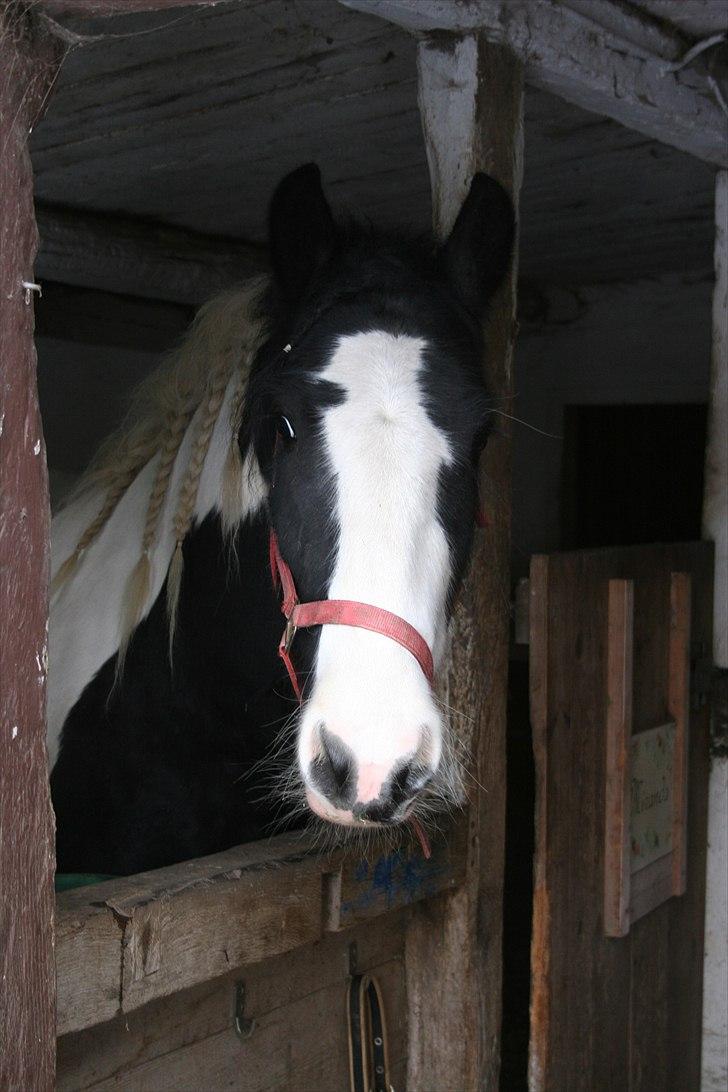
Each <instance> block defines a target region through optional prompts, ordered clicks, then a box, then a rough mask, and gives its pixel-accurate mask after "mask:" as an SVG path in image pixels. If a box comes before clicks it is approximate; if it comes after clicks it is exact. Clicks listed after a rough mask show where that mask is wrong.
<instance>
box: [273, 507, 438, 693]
mask: <svg viewBox="0 0 728 1092" xmlns="http://www.w3.org/2000/svg"><path fill="white" fill-rule="evenodd" d="M270 571H271V576H272V578H273V586H274V587H276V588H277V587H278V585H279V584H280V586H281V588H282V591H283V601H282V603H281V610H282V612H283V615H284V617H285V619H286V628H285V630H284V631H283V636H282V637H281V641H280V644H279V645H278V655H279V656H280V658H281V659H282V660H283V663H284V664H285V665H286V671H287V672H288V677H289V678H290V680H291V685H292V686H293V690H294V693H295V695H296V697H297V698H298V700H299V702H302V701H303V692H302V690H301V686H300V683H299V681H298V675H297V674H296V669H295V667H294V666H293V661H292V659H291V645H292V644H293V638H294V637H295V636H296V631H297V630H299V629H308V628H309V627H310V626H355V627H356V628H358V629H369V630H371V631H372V632H373V633H381V634H382V635H383V636H384V637H389V638H391V640H393V641H396V642H397V644H399V645H402V647H403V648H406V649H407V651H408V652H411V653H412V655H413V656H414V658H415V659H416V660H417V663H418V664H419V665H420V667H421V668H422V671H423V673H424V675H425V678H426V679H427V681H428V682H429V684H430V686H432V684H433V680H434V677H435V671H434V666H433V663H432V653H431V652H430V647H429V645H428V644H427V641H426V640H425V639H424V637H422V636H421V634H419V633H418V632H417V630H416V629H415V628H414V626H411V625H410V624H409V622H406V621H405V620H404V618H400V617H399V615H398V614H392V612H391V611H388V610H384V609H383V608H382V607H373V606H372V605H371V604H370V603H358V602H356V601H355V600H351V599H318V600H315V601H313V602H311V603H301V602H300V601H299V598H298V593H297V591H296V585H295V582H294V580H293V574H292V573H291V570H290V569H289V567H288V565H287V564H286V562H285V561H284V560H283V558H282V556H281V551H280V549H279V546H278V539H277V537H276V533H275V531H274V530H273V529H272V528H271V532H270Z"/></svg>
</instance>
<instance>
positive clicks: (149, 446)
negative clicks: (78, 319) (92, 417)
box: [51, 276, 267, 672]
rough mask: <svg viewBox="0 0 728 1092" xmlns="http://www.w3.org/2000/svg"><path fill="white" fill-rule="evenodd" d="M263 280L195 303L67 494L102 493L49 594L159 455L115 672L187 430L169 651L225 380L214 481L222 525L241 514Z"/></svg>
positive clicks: (170, 580)
mask: <svg viewBox="0 0 728 1092" xmlns="http://www.w3.org/2000/svg"><path fill="white" fill-rule="evenodd" d="M266 284H267V281H266V278H265V277H262V276H260V277H254V278H252V279H251V280H250V281H248V282H246V283H245V284H244V285H242V286H241V287H239V288H236V289H233V290H231V291H228V292H226V293H224V294H222V295H220V296H217V297H215V298H214V299H212V300H210V301H209V302H208V303H206V304H205V305H204V306H203V307H202V308H201V309H200V311H199V312H198V313H197V315H196V316H195V318H194V320H193V323H192V326H191V328H190V330H189V332H188V334H187V336H186V337H185V339H184V341H183V342H182V344H181V345H180V346H179V347H178V348H177V349H176V350H175V351H174V352H173V353H171V354H170V356H169V357H168V358H167V359H166V360H165V361H164V362H163V363H162V364H161V365H160V367H159V368H157V369H156V370H155V371H154V372H153V373H152V374H151V375H150V376H149V377H148V378H147V379H146V380H145V381H144V382H143V383H141V384H140V386H139V387H138V388H137V390H136V392H135V394H134V397H133V400H132V405H131V408H130V411H129V413H128V415H127V417H126V420H125V421H124V423H123V424H122V426H121V427H120V428H119V429H118V430H117V431H116V432H115V433H113V434H112V435H111V436H110V437H109V438H108V439H107V440H106V441H105V442H104V444H103V445H102V446H101V448H100V449H99V451H98V453H97V455H96V457H95V459H94V461H93V462H92V464H91V465H90V467H89V469H88V470H87V471H86V473H85V475H84V476H83V478H82V480H81V483H80V485H79V487H78V489H77V490H75V491H74V496H78V495H79V494H80V493H85V492H86V491H87V490H91V489H95V490H97V491H98V492H99V494H100V496H101V497H102V498H103V499H102V501H101V506H100V508H99V510H98V512H97V514H96V515H95V516H94V518H93V519H92V520H91V522H90V523H89V524H88V525H87V526H86V528H85V530H84V531H83V533H82V534H81V536H80V538H79V539H78V541H77V543H76V546H75V548H74V550H73V551H72V553H71V554H70V556H68V557H67V558H66V559H65V560H64V561H63V563H62V564H61V565H60V566H59V568H58V570H57V572H56V574H55V576H54V578H53V581H52V584H51V594H52V595H57V594H59V593H62V590H63V587H64V586H65V585H66V584H67V583H68V581H69V580H70V578H71V577H72V575H73V574H74V573H75V572H76V570H77V569H78V567H79V566H80V565H81V564H82V561H83V557H84V554H85V553H86V551H87V550H88V548H89V546H91V545H92V543H93V542H94V541H95V540H96V539H97V538H98V536H99V535H100V533H101V531H102V530H103V528H104V527H105V526H106V524H107V522H108V521H109V519H110V518H111V516H112V515H113V513H114V511H115V510H116V507H117V505H118V504H119V502H120V500H121V499H122V497H123V496H124V494H125V493H126V491H127V489H128V488H129V487H130V485H131V484H132V483H133V482H134V481H135V480H136V478H137V477H138V475H139V474H140V473H141V472H142V471H143V470H144V468H145V467H146V466H147V465H148V464H149V462H150V460H152V459H154V458H155V457H157V456H158V462H157V466H156V471H155V474H154V479H153V483H152V486H151V491H150V493H149V498H148V502H147V509H146V517H145V522H144V532H143V536H142V541H141V543H140V554H139V559H138V561H137V563H136V565H135V566H134V568H133V570H132V572H131V574H130V575H129V579H128V581H127V585H126V590H125V593H124V598H123V603H122V608H121V611H122V617H121V625H120V635H121V640H120V645H119V656H118V661H117V664H118V667H117V671H118V672H121V670H122V669H123V663H124V656H125V653H126V650H127V647H128V643H129V640H130V638H131V635H132V633H133V632H134V629H135V628H136V626H137V625H138V624H139V622H140V621H141V619H142V617H143V615H144V611H145V608H146V607H147V605H148V599H149V592H150V558H151V555H152V553H153V551H154V548H155V546H156V544H157V539H158V534H159V522H160V513H161V511H162V507H163V505H164V503H165V500H166V499H167V495H168V493H169V489H170V481H171V478H172V471H173V469H174V467H175V464H176V462H177V459H178V457H179V453H180V447H181V445H182V441H183V439H184V437H185V435H186V434H187V431H188V430H189V429H192V430H193V434H192V443H191V445H190V446H189V448H188V451H189V455H188V459H187V464H186V467H185V468H184V473H183V474H182V476H181V478H180V479H179V481H180V484H179V487H178V489H177V496H176V507H175V509H174V520H173V529H174V539H175V546H174V552H173V555H172V560H171V563H170V566H169V570H168V574H167V605H168V614H169V625H170V649H171V642H172V638H173V636H174V627H175V621H176V614H177V604H178V601H179V592H180V586H181V580H182V565H183V561H182V559H183V554H182V543H183V542H184V539H185V537H186V535H187V534H188V532H189V530H190V528H191V525H192V521H193V518H194V512H195V502H196V500H197V493H198V487H199V483H200V476H201V474H202V470H203V467H204V465H205V458H206V456H207V453H208V449H209V446H210V440H211V438H212V433H213V429H214V427H215V424H216V422H217V420H218V417H219V414H220V410H221V407H222V405H223V400H224V398H225V393H226V391H227V390H228V387H229V386H230V385H231V384H232V385H233V387H234V394H233V397H232V402H231V411H230V440H229V446H228V452H227V456H226V459H225V465H224V469H223V475H222V481H221V483H220V508H221V513H222V521H223V526H224V528H225V530H226V531H228V532H230V531H231V530H232V529H233V528H234V526H235V525H236V524H237V522H238V521H239V519H240V518H241V515H242V511H241V504H242V500H241V497H242V482H243V466H242V460H241V455H240V448H239V445H238V438H237V437H238V432H239V428H240V423H241V417H242V411H243V402H244V397H245V392H246V389H247V382H248V377H249V374H250V366H251V363H252V360H253V358H254V356H255V353H256V351H257V350H258V348H259V346H260V344H261V342H262V339H263V336H264V323H263V318H262V310H261V300H262V296H263V293H264V291H265V288H266Z"/></svg>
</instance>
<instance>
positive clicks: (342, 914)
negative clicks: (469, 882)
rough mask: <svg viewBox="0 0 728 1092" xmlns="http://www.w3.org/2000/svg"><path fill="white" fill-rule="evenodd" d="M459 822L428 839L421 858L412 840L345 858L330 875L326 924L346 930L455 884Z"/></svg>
mask: <svg viewBox="0 0 728 1092" xmlns="http://www.w3.org/2000/svg"><path fill="white" fill-rule="evenodd" d="M463 834H464V831H463V827H462V824H461V825H460V827H458V828H456V829H454V830H453V829H450V828H449V826H448V829H447V831H446V835H445V836H444V837H443V836H442V835H439V836H438V837H437V839H435V840H433V844H432V857H431V858H430V859H429V860H425V858H424V857H423V856H422V850H421V849H420V848H419V846H418V845H416V844H415V843H413V844H412V845H405V846H403V847H401V848H400V849H395V850H392V851H391V852H389V853H387V852H385V853H383V854H381V855H380V856H378V857H376V859H374V860H372V861H368V860H366V858H356V857H349V858H347V859H346V860H345V861H344V862H343V863H342V866H341V870H340V872H339V873H338V874H337V876H336V889H335V891H334V892H332V894H333V905H332V906H331V907H330V910H329V924H328V928H330V929H347V928H350V927H351V926H352V925H355V924H357V923H358V922H361V921H368V920H369V919H371V918H376V917H380V916H381V915H382V914H384V913H387V912H388V911H389V910H391V909H392V908H393V907H399V906H409V905H411V904H413V903H416V902H421V901H422V900H423V899H427V898H431V897H432V896H433V895H436V894H438V893H439V892H442V891H448V890H454V889H455V888H457V887H459V886H460V884H461V883H462V881H463V879H464V877H465V859H466V853H467V847H466V845H465V839H464V837H463Z"/></svg>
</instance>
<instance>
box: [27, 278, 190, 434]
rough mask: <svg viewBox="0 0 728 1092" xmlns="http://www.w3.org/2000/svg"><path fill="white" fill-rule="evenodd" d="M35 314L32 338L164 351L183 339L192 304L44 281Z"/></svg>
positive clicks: (148, 351) (150, 351)
mask: <svg viewBox="0 0 728 1092" xmlns="http://www.w3.org/2000/svg"><path fill="white" fill-rule="evenodd" d="M35 313H36V321H35V336H36V338H52V339H53V340H54V341H71V342H73V343H75V344H76V345H104V346H115V347H117V348H120V349H133V350H135V351H138V352H147V353H166V352H169V350H170V349H172V348H173V347H174V346H175V345H176V344H177V343H178V342H179V341H180V340H181V338H182V336H183V334H184V332H185V330H186V329H187V327H188V326H189V324H190V322H191V321H192V318H193V316H194V308H192V307H186V306H183V305H182V304H179V303H167V302H166V301H162V300H144V299H139V298H138V297H137V296H119V295H116V294H114V293H112V292H99V291H97V290H96V289H93V288H75V287H73V286H69V285H67V284H57V283H56V282H55V281H44V282H43V295H42V297H41V298H40V299H39V300H38V302H37V304H36V311H35ZM46 428H47V422H46Z"/></svg>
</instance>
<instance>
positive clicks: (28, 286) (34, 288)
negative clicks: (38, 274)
mask: <svg viewBox="0 0 728 1092" xmlns="http://www.w3.org/2000/svg"><path fill="white" fill-rule="evenodd" d="M20 287H21V288H24V289H25V293H24V295H23V298H24V300H25V306H26V307H28V306H29V305H30V293H31V292H37V293H38V298H40V297H41V296H42V295H43V289H42V288H41V286H40V285H39V284H36V283H35V281H21V282H20Z"/></svg>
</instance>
